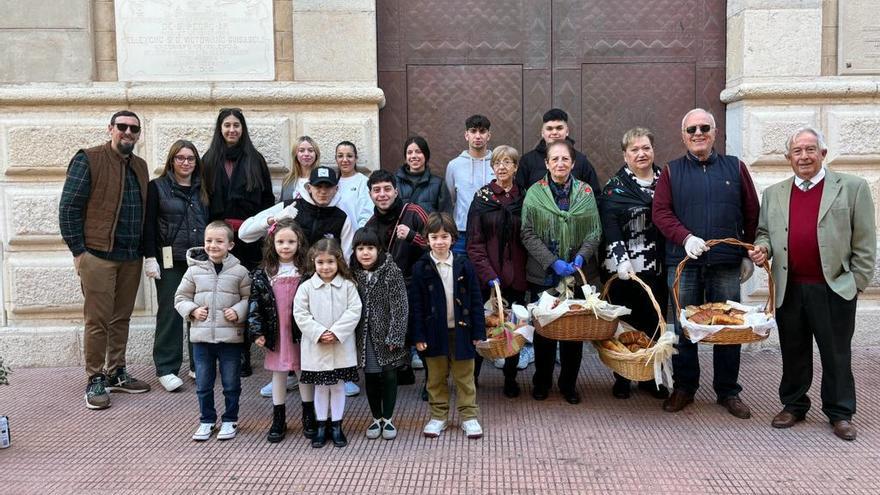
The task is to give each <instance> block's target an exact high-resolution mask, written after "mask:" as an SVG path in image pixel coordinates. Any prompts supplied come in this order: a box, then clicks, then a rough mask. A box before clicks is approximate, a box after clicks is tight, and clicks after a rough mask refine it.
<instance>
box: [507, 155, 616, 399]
mask: <svg viewBox="0 0 880 495" xmlns="http://www.w3.org/2000/svg"><path fill="white" fill-rule="evenodd" d="M574 156H575V152H574V148H572V146H571V144H570V143H568V142H567V141H556V142H553V143H551V144H550V145H548V147H547V158H546V165H547V176H546V177H545V178H544V179H542V180H540V181H538V182H536V183H535V184H533V185H532V187H530V188H529V190H528V192H527V193H526V199H525V201H524V202H523V208H522V242H523V245H524V246H525V248H526V251H528V253H529V257H528V261H527V263H526V279H527V280H528V282H529V292H530V298H531V300H532V301H536V300H537V299H538V297H539V296H540V294H541V293H542V292H544V291H546V290H548V289H552V288H553V287H555V286H556V285H557V284H558V283H559V282H560V281H561V280H564V279H565V277H568V276H570V275H574V274H575V273H576V272H577V269H578V268H582V267H583V268H584V269H586V270H587V275H588V277H589V278H591V279H592V278H595V277H596V275H597V269H596V266H595V263H594V262H593V261H592V260H593V255H594V254H595V253H596V249H597V248H598V246H599V241H600V238H601V237H602V225H601V221H600V219H599V210H598V208H597V206H596V197H595V195H594V192H593V189H592V188H591V187H590V185H589V184H587V183H585V182H581V181H579V180H577V179H575V178H574V177H572V175H571V170H572V167H573V166H574ZM584 282H585V281H583V280H580V277H576V282H575V283H576V285H577V286H580V285H582V284H583V283H584ZM556 345H557V341H556V340H553V339H548V338H545V337H543V336H541V335H538V334H535V340H534V346H535V376H534V381H533V385H534V386H533V387H532V397H534V398H535V400H544V399H546V398H547V395H548V393H549V390H550V387H551V386H552V385H553V367H554V365H555V362H556ZM559 347H560V362H561V365H562V370H561V371H560V373H559V391H560V392H561V393H562V395H563V397H564V398H565V400H566V401H567V402H568V403H570V404H577V403H579V402H580V401H581V397H580V394H579V393H578V391H577V375H578V371H579V370H580V366H581V357H582V355H583V343H582V342H571V341H565V342H559Z"/></svg>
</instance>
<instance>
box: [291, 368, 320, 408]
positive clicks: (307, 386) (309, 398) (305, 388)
mask: <svg viewBox="0 0 880 495" xmlns="http://www.w3.org/2000/svg"><path fill="white" fill-rule="evenodd" d="M296 379H297V380H299V397H300V399H302V401H303V402H314V401H315V386H314V385H312V384H311V383H303V382H302V381H301V379H302V371H297V372H296ZM285 386H286V385H285Z"/></svg>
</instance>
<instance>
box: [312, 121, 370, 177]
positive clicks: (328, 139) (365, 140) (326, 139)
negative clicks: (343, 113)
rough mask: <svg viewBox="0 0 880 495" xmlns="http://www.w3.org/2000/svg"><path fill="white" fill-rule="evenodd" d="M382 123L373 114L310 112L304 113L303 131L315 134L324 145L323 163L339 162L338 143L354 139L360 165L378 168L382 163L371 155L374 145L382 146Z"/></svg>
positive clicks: (320, 144)
mask: <svg viewBox="0 0 880 495" xmlns="http://www.w3.org/2000/svg"><path fill="white" fill-rule="evenodd" d="M377 130H378V123H377V122H376V121H375V120H374V119H373V118H371V117H369V116H366V115H365V116H364V117H363V118H344V119H343V118H339V117H337V116H336V115H306V116H303V117H302V131H303V132H302V133H303V134H304V135H307V136H311V137H312V138H314V139H315V140H316V141H317V142H318V147H319V148H320V149H321V164H322V165H327V166H335V165H336V159H335V153H334V152H335V150H336V145H337V144H339V142H341V141H351V142H353V143H354V144H355V146H357V148H358V166H359V167H363V168H367V169H370V170H375V169H378V168H379V164H378V163H375V162H374V161H372V160H371V159H370V157H372V156H375V153H370V152H369V151H370V149H373V150H377V149H378V132H377Z"/></svg>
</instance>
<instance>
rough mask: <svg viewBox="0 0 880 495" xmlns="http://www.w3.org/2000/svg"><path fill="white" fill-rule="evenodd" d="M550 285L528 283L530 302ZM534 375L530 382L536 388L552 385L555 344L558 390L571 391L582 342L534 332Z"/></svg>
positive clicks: (575, 379)
mask: <svg viewBox="0 0 880 495" xmlns="http://www.w3.org/2000/svg"><path fill="white" fill-rule="evenodd" d="M549 288H550V287H546V286H542V285H535V284H531V283H530V284H529V297H530V299H531V301H532V302H534V301H537V300H538V296H540V295H541V293H542V292H544V291H545V290H547V289H549ZM533 344H534V347H535V376H534V377H533V378H532V384H533V386H534V388H535V389H536V390H550V388H551V387H552V386H553V368H554V367H555V366H556V346H557V345H558V346H559V362H560V365H561V370H560V371H559V382H558V385H559V390H560V391H562V392H573V391H574V390H575V388H576V387H577V376H578V373H579V372H580V369H581V359H582V358H583V355H584V343H583V342H572V341H567V340H554V339H548V338H546V337H543V336H541V335H538V332H535V339H534V342H533Z"/></svg>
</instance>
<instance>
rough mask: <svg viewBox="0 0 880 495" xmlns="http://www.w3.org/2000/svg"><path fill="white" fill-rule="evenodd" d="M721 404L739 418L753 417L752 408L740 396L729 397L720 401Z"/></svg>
mask: <svg viewBox="0 0 880 495" xmlns="http://www.w3.org/2000/svg"><path fill="white" fill-rule="evenodd" d="M718 403H719V404H721V405H722V406H724V407H725V408H726V409H727V412H729V413H730V414H732V415H734V416H736V417H737V418H739V419H749V418H751V417H752V410H751V409H749V406H747V405H746V403H745V402H743V401H742V399H740V398H739V397H728V398H726V399H723V400H720V401H718Z"/></svg>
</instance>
